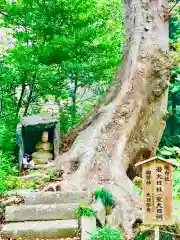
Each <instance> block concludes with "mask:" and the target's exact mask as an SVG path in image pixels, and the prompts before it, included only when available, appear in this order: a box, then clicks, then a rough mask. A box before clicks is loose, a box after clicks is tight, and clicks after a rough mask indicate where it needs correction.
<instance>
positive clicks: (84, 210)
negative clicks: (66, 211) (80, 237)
mask: <svg viewBox="0 0 180 240" xmlns="http://www.w3.org/2000/svg"><path fill="white" fill-rule="evenodd" d="M95 215H96V212H95V211H94V210H92V209H91V208H90V207H89V206H85V205H79V206H78V208H77V209H76V216H77V217H78V218H80V217H92V216H95Z"/></svg>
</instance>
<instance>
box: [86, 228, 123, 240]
mask: <svg viewBox="0 0 180 240" xmlns="http://www.w3.org/2000/svg"><path fill="white" fill-rule="evenodd" d="M120 239H122V238H121V232H120V231H119V230H118V229H111V228H99V229H97V231H96V232H95V234H93V235H92V236H91V237H90V238H89V240H120Z"/></svg>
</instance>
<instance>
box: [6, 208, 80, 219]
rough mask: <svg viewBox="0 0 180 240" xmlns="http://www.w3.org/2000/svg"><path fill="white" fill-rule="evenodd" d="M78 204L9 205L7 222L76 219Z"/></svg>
mask: <svg viewBox="0 0 180 240" xmlns="http://www.w3.org/2000/svg"><path fill="white" fill-rule="evenodd" d="M77 206H78V204H39V205H19V206H8V207H6V211H5V220H6V222H21V221H38V220H65V219H75V218H76V215H75V210H76V208H77Z"/></svg>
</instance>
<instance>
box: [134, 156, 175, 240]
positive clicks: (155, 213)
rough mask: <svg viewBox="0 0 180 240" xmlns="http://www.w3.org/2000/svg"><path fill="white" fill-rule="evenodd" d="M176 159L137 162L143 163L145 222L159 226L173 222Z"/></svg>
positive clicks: (151, 159)
mask: <svg viewBox="0 0 180 240" xmlns="http://www.w3.org/2000/svg"><path fill="white" fill-rule="evenodd" d="M174 161H175V160H167V159H163V158H160V157H153V158H150V159H148V160H145V161H142V162H139V163H137V164H136V165H135V166H136V167H137V166H140V165H142V179H143V189H142V195H143V223H144V224H148V225H150V224H151V225H155V226H157V227H156V228H155V229H156V232H155V237H156V238H155V239H158V235H159V233H158V229H159V227H158V226H159V225H172V224H173V203H172V201H173V196H172V193H173V191H172V190H173V189H172V183H173V165H175V166H178V165H177V164H176V163H174Z"/></svg>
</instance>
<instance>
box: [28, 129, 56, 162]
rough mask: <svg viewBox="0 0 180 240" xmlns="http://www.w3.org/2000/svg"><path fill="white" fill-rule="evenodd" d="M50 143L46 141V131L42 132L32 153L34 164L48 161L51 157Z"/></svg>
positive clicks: (51, 148) (51, 146)
mask: <svg viewBox="0 0 180 240" xmlns="http://www.w3.org/2000/svg"><path fill="white" fill-rule="evenodd" d="M52 150H53V145H52V143H50V142H48V132H43V134H42V139H41V142H38V143H37V145H36V152H34V153H33V154H32V159H33V161H34V163H35V164H43V163H48V162H49V161H50V160H52V159H53V154H52V153H51V152H52Z"/></svg>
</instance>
